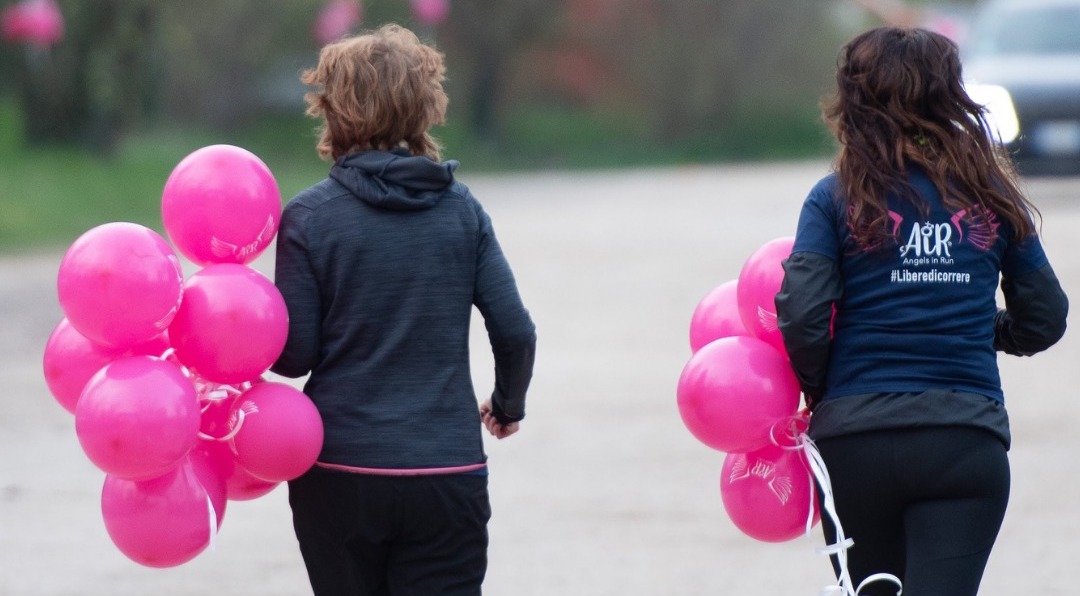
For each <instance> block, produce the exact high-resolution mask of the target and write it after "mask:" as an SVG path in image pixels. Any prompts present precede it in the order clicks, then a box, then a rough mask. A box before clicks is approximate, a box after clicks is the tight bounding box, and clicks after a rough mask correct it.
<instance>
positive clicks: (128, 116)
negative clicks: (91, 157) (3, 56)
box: [11, 0, 161, 151]
mask: <svg viewBox="0 0 1080 596" xmlns="http://www.w3.org/2000/svg"><path fill="white" fill-rule="evenodd" d="M157 5H158V3H157V2H154V1H153V0H96V1H95V2H93V3H89V2H79V1H77V0H68V1H64V2H61V3H60V6H61V9H62V12H63V15H64V19H65V25H66V35H65V37H64V39H63V40H62V41H61V42H60V43H59V44H57V45H55V46H53V47H51V48H42V47H35V46H32V45H26V46H20V47H15V48H13V50H14V51H15V52H19V53H21V54H22V59H21V60H20V59H14V60H11V68H12V70H13V72H14V79H15V85H14V92H15V93H16V95H17V97H18V100H19V104H20V106H21V108H22V111H23V125H24V137H25V139H26V142H28V143H32V144H33V143H53V142H73V141H74V142H80V143H83V144H85V145H87V146H89V147H92V148H94V149H98V150H104V151H109V150H111V148H112V147H113V146H114V144H115V142H116V139H117V136H118V134H119V132H120V131H121V130H122V129H123V128H124V127H125V126H127V125H129V124H132V123H135V122H137V121H138V120H140V119H141V118H143V117H144V116H145V115H146V114H147V113H148V111H149V110H150V109H151V108H152V104H153V95H154V94H153V82H154V80H155V78H156V73H157V71H158V66H159V62H158V61H159V59H160V56H161V53H160V46H158V44H157V42H156V40H157V35H156V32H157V25H158V16H159V15H158V11H157Z"/></svg>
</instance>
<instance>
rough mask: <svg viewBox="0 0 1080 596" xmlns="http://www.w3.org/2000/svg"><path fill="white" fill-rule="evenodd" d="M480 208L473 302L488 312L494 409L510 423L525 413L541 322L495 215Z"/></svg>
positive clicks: (493, 412) (486, 322)
mask: <svg viewBox="0 0 1080 596" xmlns="http://www.w3.org/2000/svg"><path fill="white" fill-rule="evenodd" d="M476 210H477V217H478V218H479V235H480V236H479V245H478V248H479V250H478V252H477V267H476V289H475V294H474V296H473V303H474V304H475V305H476V307H477V309H479V311H480V314H481V315H482V316H483V317H484V326H485V327H486V328H487V332H488V340H489V341H490V343H491V352H492V355H493V356H494V360H495V387H494V390H493V391H492V394H491V403H490V414H491V416H492V417H493V418H494V420H496V421H497V422H498V423H499V424H501V425H509V424H511V423H515V422H518V421H520V420H521V419H522V418H524V417H525V394H526V392H527V391H528V388H529V383H530V381H531V380H532V372H533V363H534V361H535V358H536V327H535V326H534V325H533V322H532V319H531V317H530V316H529V311H528V310H526V309H525V305H524V304H523V303H522V300H521V296H520V295H519V293H518V288H517V282H516V281H515V280H514V274H513V272H512V271H511V269H510V264H509V263H508V262H507V260H506V257H505V255H503V252H502V248H501V247H500V246H499V242H498V240H497V239H496V238H495V232H494V229H493V228H492V225H491V219H490V218H489V217H488V215H487V213H485V212H484V210H483V209H482V208H480V206H479V204H476Z"/></svg>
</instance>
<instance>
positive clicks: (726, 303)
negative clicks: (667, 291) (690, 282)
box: [690, 280, 750, 352]
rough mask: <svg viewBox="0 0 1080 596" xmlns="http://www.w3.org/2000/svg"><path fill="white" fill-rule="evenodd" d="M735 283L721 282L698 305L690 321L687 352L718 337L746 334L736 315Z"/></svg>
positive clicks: (733, 281) (737, 311) (740, 318)
mask: <svg viewBox="0 0 1080 596" xmlns="http://www.w3.org/2000/svg"><path fill="white" fill-rule="evenodd" d="M738 283H739V282H738V280H731V281H729V282H725V283H722V284H720V285H719V286H717V287H716V288H713V290H712V291H710V292H709V293H708V294H706V295H705V297H704V298H702V299H701V302H699V303H698V305H697V307H696V308H695V309H694V314H693V316H692V317H691V318H690V349H691V350H693V351H694V352H696V351H698V350H700V349H701V348H702V347H703V346H704V345H705V344H707V343H709V342H711V341H713V340H716V339H720V338H721V337H732V336H736V335H750V332H749V331H747V330H746V325H744V324H743V322H742V315H741V314H739V302H738V299H737V297H736V292H737V288H738Z"/></svg>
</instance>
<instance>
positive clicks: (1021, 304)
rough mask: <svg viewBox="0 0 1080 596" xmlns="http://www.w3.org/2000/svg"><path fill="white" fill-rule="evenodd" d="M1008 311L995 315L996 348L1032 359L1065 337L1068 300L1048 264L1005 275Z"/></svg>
mask: <svg viewBox="0 0 1080 596" xmlns="http://www.w3.org/2000/svg"><path fill="white" fill-rule="evenodd" d="M1001 293H1002V295H1003V296H1004V297H1005V308H1004V309H1001V310H999V311H998V312H997V315H995V316H994V349H995V350H998V351H1001V352H1005V353H1006V354H1012V355H1014V356H1031V355H1032V354H1036V353H1038V352H1041V351H1043V350H1045V349H1047V348H1049V347H1050V346H1052V345H1054V344H1055V343H1057V341H1058V340H1059V339H1061V337H1062V336H1063V335H1064V334H1065V325H1066V324H1065V317H1066V315H1068V314H1069V299H1068V297H1066V296H1065V292H1064V290H1062V289H1061V283H1060V282H1058V279H1057V276H1056V275H1055V274H1054V270H1053V268H1051V267H1050V265H1049V264H1046V265H1044V266H1043V267H1041V268H1039V269H1036V270H1034V271H1030V272H1028V273H1025V274H1023V275H1018V276H1016V277H1006V276H1002V279H1001Z"/></svg>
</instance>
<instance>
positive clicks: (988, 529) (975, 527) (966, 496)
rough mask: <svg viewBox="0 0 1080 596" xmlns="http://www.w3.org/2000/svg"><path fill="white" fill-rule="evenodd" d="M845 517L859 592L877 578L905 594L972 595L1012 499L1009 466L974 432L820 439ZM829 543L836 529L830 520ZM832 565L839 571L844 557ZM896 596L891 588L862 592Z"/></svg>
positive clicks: (999, 447)
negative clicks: (893, 579) (889, 578)
mask: <svg viewBox="0 0 1080 596" xmlns="http://www.w3.org/2000/svg"><path fill="white" fill-rule="evenodd" d="M817 445H818V449H819V450H820V451H821V456H822V459H823V460H824V461H825V465H826V466H827V468H828V470H829V475H830V476H831V479H832V485H833V486H832V488H833V496H834V499H835V501H836V509H837V515H838V516H839V518H840V524H841V525H842V526H843V528H844V533H845V534H846V535H847V536H848V537H849V538H851V539H853V540H854V545H853V546H852V547H851V548H850V549H848V551H847V552H848V571H849V572H850V574H851V578H852V580H853V582H854V583H853V586H852V587H855V586H858V584H859V582H860V581H862V579H863V578H865V577H867V576H869V575H872V574H874V573H891V574H893V575H895V576H897V577H898V578H900V580H901V581H902V582H903V584H904V596H938V595H940V596H967V595H971V596H974V595H975V594H977V593H978V591H979V582H980V581H981V580H982V575H983V570H984V569H985V568H986V561H987V559H988V558H989V557H990V550H991V548H992V547H993V546H994V540H995V539H996V538H997V534H998V530H999V529H1000V528H1001V521H1002V519H1003V518H1004V516H1005V507H1006V505H1007V503H1008V500H1009V481H1010V480H1009V460H1008V457H1007V454H1006V450H1005V446H1004V445H1003V444H1002V443H1001V441H1000V440H999V439H997V438H996V437H995V436H994V435H992V434H990V433H988V432H986V431H982V430H979V429H977V428H974V427H928V428H913V429H897V430H888V431H874V432H865V433H859V434H855V435H848V436H843V437H835V438H829V439H821V440H819V441H818V442H817ZM821 525H822V529H823V530H824V533H825V539H826V541H827V542H829V543H832V541H833V540H834V538H835V536H836V535H835V526H834V525H833V523H832V522H831V520H830V519H828V515H825V514H823V515H822V523H821ZM833 567H834V569H836V571H837V573H838V574H839V569H837V561H836V557H833ZM867 594H869V595H873V596H878V595H888V596H893V595H895V594H896V587H895V585H894V584H892V583H890V582H876V583H874V584H870V585H868V586H867V587H866V588H865V589H864V590H863V592H862V595H863V596H865V595H867Z"/></svg>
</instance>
